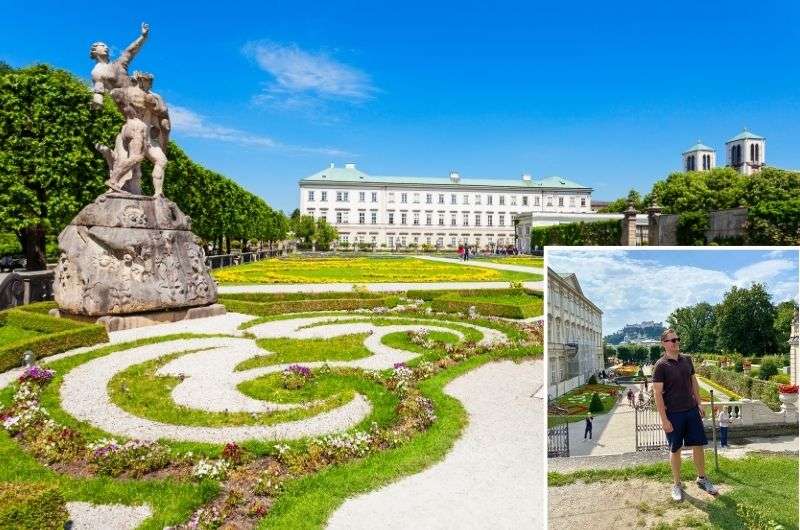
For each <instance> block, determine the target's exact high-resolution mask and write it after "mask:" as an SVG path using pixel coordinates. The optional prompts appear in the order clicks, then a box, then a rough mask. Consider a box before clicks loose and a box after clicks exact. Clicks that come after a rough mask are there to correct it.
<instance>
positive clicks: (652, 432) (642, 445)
mask: <svg viewBox="0 0 800 530" xmlns="http://www.w3.org/2000/svg"><path fill="white" fill-rule="evenodd" d="M635 416H636V450H637V451H660V450H662V449H668V448H669V442H667V435H666V433H664V428H663V427H662V426H661V417H660V416H659V415H658V410H656V404H655V400H654V399H648V400H647V401H646V402H645V403H643V404H641V405H638V406H636V409H635Z"/></svg>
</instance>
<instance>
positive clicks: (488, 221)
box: [486, 213, 494, 226]
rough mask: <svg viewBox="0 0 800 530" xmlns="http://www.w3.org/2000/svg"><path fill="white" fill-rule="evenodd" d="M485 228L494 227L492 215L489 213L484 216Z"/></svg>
mask: <svg viewBox="0 0 800 530" xmlns="http://www.w3.org/2000/svg"><path fill="white" fill-rule="evenodd" d="M486 226H494V215H493V214H491V213H487V214H486Z"/></svg>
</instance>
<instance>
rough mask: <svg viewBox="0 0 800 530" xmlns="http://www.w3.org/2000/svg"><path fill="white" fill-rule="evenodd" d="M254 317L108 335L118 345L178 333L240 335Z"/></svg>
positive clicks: (188, 322)
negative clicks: (243, 325)
mask: <svg viewBox="0 0 800 530" xmlns="http://www.w3.org/2000/svg"><path fill="white" fill-rule="evenodd" d="M254 318H256V317H254V316H252V315H243V314H241V313H226V314H224V315H217V316H213V317H206V318H194V319H190V320H180V321H178V322H168V323H165V324H155V325H152V326H144V327H141V328H133V329H123V330H120V331H112V332H111V333H109V334H108V336H109V338H110V339H111V342H112V343H114V344H118V343H121V342H129V341H132V340H139V339H146V338H150V337H159V336H162V335H173V334H176V333H201V334H209V335H210V334H222V335H240V334H241V332H239V331H238V329H239V326H240V325H242V324H243V323H245V322H247V321H250V320H253V319H254Z"/></svg>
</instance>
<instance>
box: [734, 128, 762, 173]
mask: <svg viewBox="0 0 800 530" xmlns="http://www.w3.org/2000/svg"><path fill="white" fill-rule="evenodd" d="M765 147H766V138H764V137H763V136H759V135H757V134H753V133H751V132H750V131H748V130H747V128H745V129H744V130H743V131H742V132H740V133H739V134H737V135H736V136H734V137H733V138H731V139H730V140H728V141H727V142H725V149H726V151H727V156H728V165H729V166H730V167H732V168H734V169H736V170H737V171H738V172H739V173H741V174H743V175H752V174H753V173H755V172H756V171H758V170H759V169H761V168H762V167H763V166H764V165H766V164H765V162H764V160H766V152H765Z"/></svg>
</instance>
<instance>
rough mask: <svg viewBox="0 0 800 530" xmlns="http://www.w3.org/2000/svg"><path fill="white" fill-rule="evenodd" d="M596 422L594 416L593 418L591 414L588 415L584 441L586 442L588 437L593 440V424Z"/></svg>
mask: <svg viewBox="0 0 800 530" xmlns="http://www.w3.org/2000/svg"><path fill="white" fill-rule="evenodd" d="M593 421H594V416H592V413H591V412H587V413H586V428H585V429H584V430H583V439H584V440H585V439H586V437H587V436H588V437H589V439H590V440H591V439H592V422H593Z"/></svg>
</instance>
